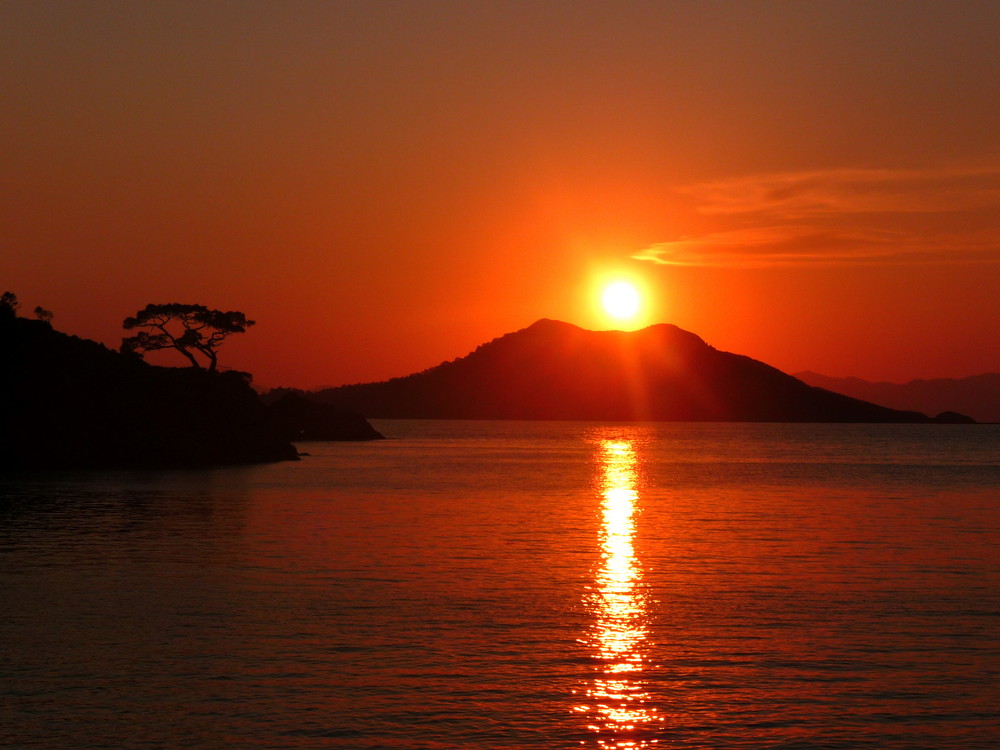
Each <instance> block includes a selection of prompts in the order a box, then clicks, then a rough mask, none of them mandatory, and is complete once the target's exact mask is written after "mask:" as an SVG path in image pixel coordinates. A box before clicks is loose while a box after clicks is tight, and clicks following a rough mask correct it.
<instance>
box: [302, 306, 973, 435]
mask: <svg viewBox="0 0 1000 750" xmlns="http://www.w3.org/2000/svg"><path fill="white" fill-rule="evenodd" d="M311 395H312V397H313V398H314V399H316V400H318V401H322V402H325V403H331V404H335V405H336V406H338V407H339V408H342V409H349V410H352V411H358V412H361V413H362V414H364V415H366V416H367V417H369V418H429V419H442V418H445V419H449V418H454V419H579V420H615V421H619V420H664V421H740V422H931V421H938V420H932V419H931V418H929V417H927V416H925V415H924V414H920V413H918V412H915V411H900V410H896V409H891V408H887V407H884V406H878V405H875V404H871V403H867V402H865V401H862V400H858V399H856V398H851V397H849V396H844V395H841V394H839V393H833V392H831V391H828V390H824V389H822V388H815V387H813V386H810V385H807V384H806V383H804V382H802V381H801V380H798V379H796V378H794V377H792V376H791V375H788V374H786V373H783V372H781V371H780V370H777V369H775V368H773V367H771V366H769V365H766V364H764V363H763V362H758V361H756V360H753V359H751V358H749V357H745V356H741V355H737V354H730V353H727V352H721V351H718V350H717V349H714V348H713V347H711V346H709V345H708V344H706V343H705V342H704V341H702V339H700V338H699V337H698V336H696V335H695V334H693V333H689V332H687V331H683V330H681V329H680V328H678V327H677V326H673V325H665V324H661V325H654V326H650V327H649V328H645V329H643V330H641V331H632V332H624V331H587V330H584V329H582V328H579V327H577V326H575V325H571V324H569V323H561V322H559V321H555V320H539V321H538V322H536V323H535V324H533V325H531V326H530V327H528V328H525V329H522V330H520V331H516V332H515V333H509V334H507V335H505V336H502V337H500V338H497V339H494V340H493V341H490V342H489V343H486V344H483V345H482V346H480V347H479V348H477V349H476V350H475V351H474V352H472V353H471V354H469V355H467V356H465V357H461V358H459V359H455V360H452V361H450V362H444V363H442V364H440V365H438V366H436V367H433V368H431V369H429V370H425V371H424V372H420V373H415V374H413V375H408V376H406V377H400V378H394V379H392V380H388V381H384V382H380V383H365V384H357V385H346V386H341V387H338V388H329V389H324V390H321V391H318V392H315V393H313V394H311ZM950 419H953V420H956V421H961V419H960V415H952V416H951V417H950V418H949V416H948V415H943V416H942V418H941V420H940V421H950Z"/></svg>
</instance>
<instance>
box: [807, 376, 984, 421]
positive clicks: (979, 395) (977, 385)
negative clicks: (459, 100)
mask: <svg viewBox="0 0 1000 750" xmlns="http://www.w3.org/2000/svg"><path fill="white" fill-rule="evenodd" d="M794 375H795V377H797V378H799V379H800V380H802V381H803V382H806V383H809V384H810V385H814V386H818V387H820V388H826V389H827V390H831V391H834V392H836V393H843V394H845V395H847V396H851V397H853V398H860V399H863V400H865V401H871V402H872V403H876V404H881V405H882V406H888V407H890V408H893V409H915V410H917V411H922V412H926V413H930V414H937V413H939V412H942V411H957V412H961V413H962V414H968V415H969V416H970V417H972V418H974V419H975V420H977V421H979V422H1000V373H996V372H986V373H982V374H980V375H970V376H968V377H964V378H914V379H913V380H910V381H907V382H906V383H890V382H887V381H871V380H864V379H863V378H857V377H846V378H835V377H831V376H829V375H822V374H820V373H817V372H813V371H811V370H805V371H803V372H797V373H794Z"/></svg>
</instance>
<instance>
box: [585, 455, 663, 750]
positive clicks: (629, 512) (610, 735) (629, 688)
mask: <svg viewBox="0 0 1000 750" xmlns="http://www.w3.org/2000/svg"><path fill="white" fill-rule="evenodd" d="M599 450H600V453H599V461H600V464H599V465H600V471H601V493H602V498H603V503H602V514H603V518H602V525H601V557H602V560H601V566H600V568H599V569H598V570H597V572H596V574H595V580H594V587H593V589H592V590H591V591H590V592H589V595H588V597H587V605H588V607H589V608H590V609H591V611H592V613H593V616H594V624H593V626H592V633H591V638H590V639H589V641H588V645H589V646H590V647H591V649H592V652H591V655H592V656H593V657H594V658H595V660H596V661H597V663H598V665H599V666H598V673H597V674H596V675H595V676H594V677H593V678H592V680H591V681H590V683H589V684H588V686H587V688H586V691H585V692H586V695H587V696H588V698H589V699H590V700H589V702H588V705H581V706H577V707H576V710H577V711H578V712H580V713H583V714H585V715H586V716H587V717H588V719H589V722H590V723H588V728H589V729H590V730H592V731H593V732H595V733H596V735H597V745H598V746H599V747H605V748H643V747H650V746H651V745H654V744H656V743H657V740H656V739H652V738H651V735H652V734H654V732H655V729H656V728H657V727H658V726H659V724H660V717H659V716H658V715H657V712H656V709H655V708H653V707H651V706H649V705H647V701H648V699H649V695H648V693H647V692H646V690H645V685H644V683H643V681H642V671H643V666H644V655H643V644H644V641H645V639H646V634H647V632H646V620H647V611H646V607H647V603H646V596H645V594H644V592H643V591H642V590H641V586H640V585H641V580H642V570H641V568H640V566H639V563H638V560H637V559H636V555H635V548H634V546H633V537H634V534H635V520H634V517H635V515H636V512H637V501H638V499H639V496H638V491H637V489H636V487H637V478H638V467H637V461H636V455H635V451H634V449H633V446H632V442H631V441H629V440H624V439H613V440H601V441H600V444H599Z"/></svg>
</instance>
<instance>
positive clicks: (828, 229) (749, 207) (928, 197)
mask: <svg viewBox="0 0 1000 750" xmlns="http://www.w3.org/2000/svg"><path fill="white" fill-rule="evenodd" d="M681 192H682V193H684V194H685V195H687V196H688V197H689V198H690V199H692V200H693V201H694V204H695V207H696V210H697V211H698V213H699V214H701V215H702V216H703V217H705V218H706V219H708V220H709V222H710V223H715V224H716V225H718V229H717V230H715V231H711V232H707V233H702V234H691V235H686V236H679V237H675V238H669V239H666V240H665V241H663V242H658V243H656V244H654V245H651V246H650V247H648V248H645V249H644V250H642V251H640V252H638V253H636V254H635V255H633V256H632V257H633V258H635V259H637V260H645V261H650V262H653V263H659V264H665V265H677V266H723V265H724V266H770V265H792V264H804V263H828V264H830V263H833V264H844V263H937V262H1000V168H991V169H955V168H952V169H936V170H874V169H873V170H864V169H849V170H848V169H839V170H829V171H816V172H801V173H783V174H770V175H757V176H753V177H741V178H736V179H732V180H721V181H715V182H708V183H702V184H697V185H692V186H689V187H687V188H684V189H683V190H682V191H681Z"/></svg>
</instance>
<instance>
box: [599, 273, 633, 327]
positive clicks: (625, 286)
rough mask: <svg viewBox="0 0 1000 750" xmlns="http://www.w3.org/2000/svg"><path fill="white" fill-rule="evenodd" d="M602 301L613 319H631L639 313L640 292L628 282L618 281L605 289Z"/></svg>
mask: <svg viewBox="0 0 1000 750" xmlns="http://www.w3.org/2000/svg"><path fill="white" fill-rule="evenodd" d="M601 301H602V302H603V303H604V309H605V310H606V311H607V313H608V315H610V316H611V317H613V318H619V319H624V318H631V317H632V316H634V315H635V314H636V313H637V312H639V292H637V291H636V288H635V287H634V286H632V285H631V284H629V283H628V282H626V281H616V282H615V283H614V284H609V285H608V286H607V287H605V289H604V294H603V296H602V297H601Z"/></svg>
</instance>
